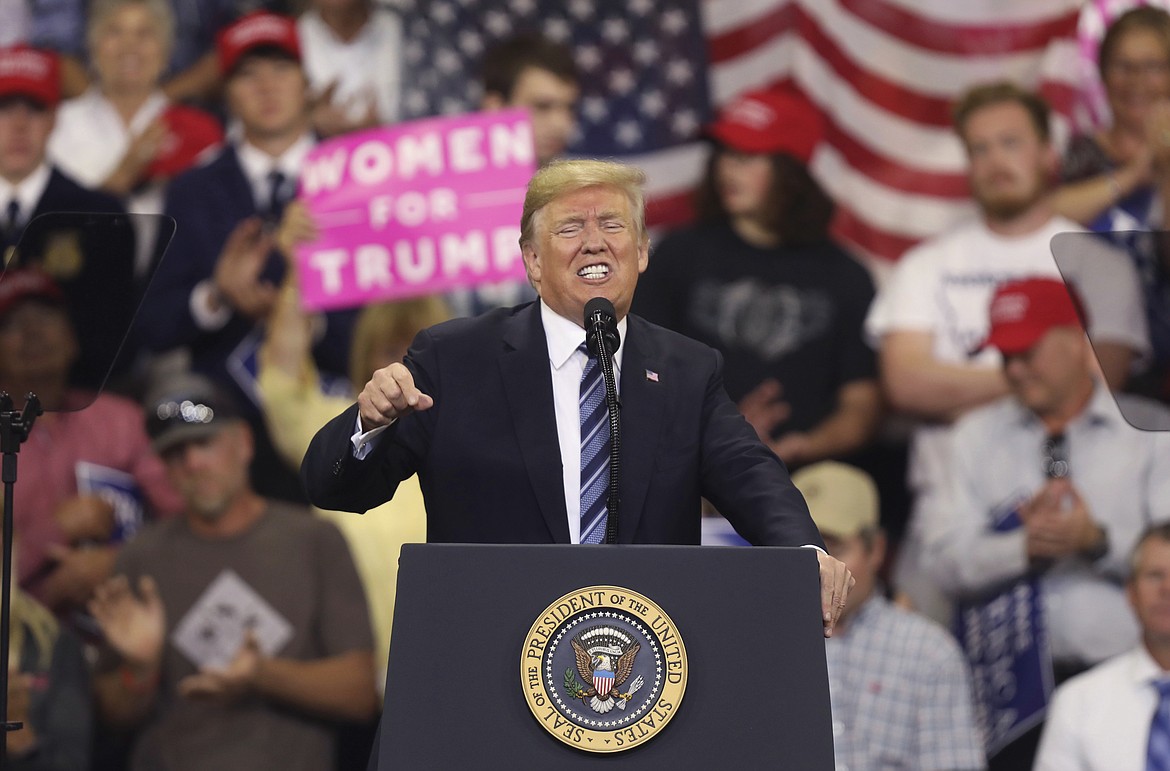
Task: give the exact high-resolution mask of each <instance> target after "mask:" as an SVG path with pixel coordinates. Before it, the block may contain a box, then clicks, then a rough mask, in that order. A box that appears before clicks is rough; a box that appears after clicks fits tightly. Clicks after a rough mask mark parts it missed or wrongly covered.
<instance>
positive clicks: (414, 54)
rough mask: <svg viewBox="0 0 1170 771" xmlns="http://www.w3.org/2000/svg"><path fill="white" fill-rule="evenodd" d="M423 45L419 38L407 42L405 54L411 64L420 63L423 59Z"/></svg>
mask: <svg viewBox="0 0 1170 771" xmlns="http://www.w3.org/2000/svg"><path fill="white" fill-rule="evenodd" d="M424 53H425V52H424V51H423V45H422V43H420V42H419V41H418V40H411V41H410V42H409V43H407V44H406V48H405V49H404V50H403V54H404V55H405V56H406V61H408V62H410V63H411V64H418V63H419V62H421V61H422V59H423V54H424Z"/></svg>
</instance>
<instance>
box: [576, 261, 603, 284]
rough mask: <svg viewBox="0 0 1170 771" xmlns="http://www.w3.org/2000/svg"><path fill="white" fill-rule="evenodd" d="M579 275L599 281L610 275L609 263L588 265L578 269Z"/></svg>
mask: <svg viewBox="0 0 1170 771" xmlns="http://www.w3.org/2000/svg"><path fill="white" fill-rule="evenodd" d="M577 275H578V276H580V277H581V278H584V279H589V280H591V281H598V280H601V279H603V278H606V277H608V276H609V266H608V265H586V266H585V267H584V268H581V270H579V271H577Z"/></svg>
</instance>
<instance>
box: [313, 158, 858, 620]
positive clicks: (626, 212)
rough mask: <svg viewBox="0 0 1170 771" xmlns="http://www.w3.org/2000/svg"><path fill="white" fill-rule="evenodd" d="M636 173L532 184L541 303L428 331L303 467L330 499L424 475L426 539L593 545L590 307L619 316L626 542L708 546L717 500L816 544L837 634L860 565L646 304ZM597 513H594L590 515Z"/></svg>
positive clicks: (576, 165)
mask: <svg viewBox="0 0 1170 771" xmlns="http://www.w3.org/2000/svg"><path fill="white" fill-rule="evenodd" d="M643 182H644V175H643V174H642V172H640V171H638V170H637V169H634V168H631V167H628V166H624V165H621V164H618V163H612V162H606V161H591V160H575V161H558V162H554V163H551V164H549V165H548V166H545V167H544V168H542V169H541V170H540V171H538V172H537V173H536V175H535V176H534V177H533V178H532V181H531V182H530V183H529V185H528V191H527V195H526V197H525V201H524V208H523V214H522V217H521V221H520V229H521V236H520V245H521V248H522V250H523V256H524V264H525V267H526V269H527V271H528V277H529V280H530V281H531V282H532V284H533V285H534V286H536V287H537V290H538V291H539V293H540V299H539V301H537V302H533V303H528V304H525V305H521V306H517V307H515V308H510V309H499V310H494V311H490V312H488V313H486V314H484V315H482V316H479V317H476V318H474V319H456V320H454V321H451V322H447V323H445V324H440V325H438V326H435V327H432V328H430V329H428V330H424V331H423V332H421V333H420V334H419V335H418V337H416V338H415V341H414V344H413V346H412V347H411V350H410V353H409V354H408V355H407V358H406V361H405V363H404V364H397V363H396V364H391V365H390V366H388V367H385V368H383V369H381V370H378V371H377V372H375V373H374V376H373V377H372V378H371V379H370V381H369V382H368V383H367V384H366V386H365V388H364V389H363V390H362V393H361V394H360V395H359V396H358V400H357V403H356V404H354V405H352V406H351V407H350V408H349V409H347V410H346V411H345V412H343V413H342V414H341V415H339V416H338V417H336V418H334V419H333V420H332V421H330V423H329V424H327V425H326V426H325V427H324V428H322V429H321V431H320V432H318V433H317V435H316V436H315V437H314V439H313V442H312V444H311V445H310V447H309V451H308V453H307V454H306V456H305V460H304V463H303V464H302V466H301V476H302V479H303V481H304V483H305V486H306V489H307V491H308V493H309V497H310V499H311V500H312V501H313V503H315V504H316V505H318V506H320V507H322V508H326V509H339V510H343V511H366V510H367V509H370V508H372V507H374V506H377V505H379V504H381V503H382V502H384V501H386V500H388V499H389V498H391V497H392V496H393V495H394V493H395V490H396V488H397V485H398V483H399V482H400V481H402V480H403V479H406V478H408V477H409V476H410V475H411V474H414V473H415V472H417V473H418V476H419V480H420V482H421V485H422V490H423V496H424V499H425V500H426V506H427V540H428V541H431V542H472V543H581V542H583V541H586V540H588V539H587V538H585V537H583V534H582V531H583V530H589V531H592V529H593V528H591V527H587V526H586V527H583V523H582V520H583V517H582V516H581V509H582V506H581V503H582V496H581V487H580V485H581V476H582V475H581V474H580V473H579V469H580V460H581V456H582V454H583V453H582V449H581V429H580V423H579V422H578V417H579V415H578V397H579V389H580V387H581V381H582V376H583V374H584V373H585V371H586V367H587V364H588V360H589V359H588V356H587V355H586V354H585V353H584V352H582V351H581V348H582V341H583V340H584V338H585V332H584V328H583V327H584V308H585V305H586V303H587V302H589V301H590V300H591V299H593V298H597V297H600V298H604V299H606V300H608V301H609V302H610V303H612V305H613V307H614V310H615V317H616V326H617V330H618V333H619V335H620V340H621V342H620V346H619V347H618V348H617V351H616V353H615V357H614V358H615V370H616V375H617V378H618V387H619V391H620V393H621V400H622V416H623V422H624V431H623V434H622V443H623V447H624V457H625V467H624V473H623V475H622V482H621V486H620V492H621V498H622V509H621V512H620V517H621V520H620V523H618V527H617V533H618V541H619V542H621V543H665V544H697V543H699V536H700V499H701V498H702V497H704V496H705V497H707V498H709V499H710V500H711V501H712V502H714V503H715V504H716V505H717V506H719V508H720V510H721V511H723V512H724V513H725V514H726V516H727V518H728V519H729V520H730V521H731V522H732V523H733V524H734V525H735V526H736V528H737V530H738V531H739V532H740V534H741V535H743V536H744V537H745V538H747V539H748V540H749V541H751V542H752V543H755V544H764V545H778V546H806V545H807V546H815V547H816V548H817V549H818V559H819V562H820V573H821V588H822V606H823V610H824V626H825V634H831V632H832V628H833V625H834V624H835V623H836V620H837V618H838V616H839V615H840V612H841V609H842V608H843V607H844V603H845V598H846V595H847V594H848V591H849V588H850V586H851V585H852V577H851V576H850V574H849V572H848V571H847V570H846V569H845V566H844V565H843V564H842V563H841V562H839V561H838V560H836V559H833V558H832V557H830V556H829V555H828V554H826V553H825V552H824V551H823V548H822V542H821V538H820V535H819V534H818V532H817V529H816V527H815V525H814V524H813V522H812V519H811V518H810V517H809V514H808V508H807V507H806V506H805V504H804V500H803V499H802V498H801V496H800V493H799V492H798V491H797V490H796V488H795V487H793V485H792V482H791V480H790V479H789V478H788V473H787V471H786V470H785V468H784V465H783V463H782V462H781V461H780V460H779V459H778V458H777V457H776V455H775V454H774V453H772V452H771V451H770V450H768V448H767V447H765V446H764V445H763V444H762V443H761V442H760V440H759V438H758V437H757V436H756V433H755V431H754V430H753V429H752V428H751V426H749V425H748V423H747V422H746V421H745V420H744V419H743V418H742V417H741V416H740V414H739V412H738V410H736V407H735V405H734V404H733V403H732V402H731V400H730V399H729V398H728V397H727V394H726V392H725V391H724V389H723V382H722V374H721V369H722V363H721V362H722V360H721V358H720V356H719V354H718V353H717V352H716V351H714V350H712V349H711V348H708V347H707V346H705V345H703V344H701V343H698V342H696V341H693V340H689V339H687V338H685V337H682V336H681V335H678V334H676V333H674V332H670V331H669V330H666V329H663V328H661V327H657V326H654V325H652V324H650V323H648V322H646V321H644V320H642V319H641V318H638V317H636V316H632V315H629V309H630V303H631V301H632V300H633V296H634V290H635V287H636V286H637V283H638V277H639V275H640V274H641V273H642V271H644V270H645V269H646V264H647V261H648V259H649V237H648V235H647V233H646V228H645V220H644V199H643V193H642V184H643ZM587 524H592V523H587Z"/></svg>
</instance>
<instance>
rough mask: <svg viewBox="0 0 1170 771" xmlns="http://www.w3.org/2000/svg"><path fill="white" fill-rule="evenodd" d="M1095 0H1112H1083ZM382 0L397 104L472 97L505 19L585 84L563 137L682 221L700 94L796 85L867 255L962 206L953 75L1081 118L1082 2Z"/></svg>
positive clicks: (830, 179)
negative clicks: (399, 22)
mask: <svg viewBox="0 0 1170 771" xmlns="http://www.w3.org/2000/svg"><path fill="white" fill-rule="evenodd" d="M1103 3H1104V4H1108V5H1112V6H1117V5H1121V4H1125V2H1124V0H1095V5H1098V6H1099V5H1102V4H1103ZM396 4H397V5H399V6H400V7H401V10H402V13H403V16H404V21H405V24H406V31H407V35H406V39H407V44H406V48H405V57H406V66H407V72H410V73H411V77H410V78H409V79H408V80H409V83H408V85H407V87H406V90H405V92H404V107H405V113H406V115H408V116H422V115H429V114H436V113H453V112H461V111H465V110H469V109H474V107H475V105H476V104H477V103H478V100H479V84H478V82H476V79H475V73H477V72H478V67H479V60H480V57H481V56H482V54H483V51H484V49H485V48H486V47H488V46H489V45H491V44H492V43H494V42H496V41H498V40H501V39H503V38H505V37H507V36H509V35H510V34H512V33H514V32H517V31H521V30H536V31H540V32H542V33H543V34H545V35H547V36H548V37H550V38H553V39H555V40H560V41H563V42H566V43H569V44H570V45H572V46H573V49H574V51H575V56H576V58H577V63H578V65H579V67H580V69H581V72H582V92H583V93H582V104H581V111H580V118H581V127H580V132H579V135H578V137H577V138H576V140H575V141H574V143H573V145H572V147H571V148H570V149H571V152H572V153H574V154H578V155H595V156H608V157H613V156H616V157H620V158H622V159H623V160H627V161H629V162H631V163H635V164H637V165H639V166H641V167H642V168H643V169H644V170H645V171H646V173H647V176H648V178H649V182H648V187H647V192H648V199H649V209H648V217H649V219H650V222H651V224H654V225H659V226H670V225H675V224H681V223H682V222H685V220H686V219H687V217H688V215H689V212H690V207H689V194H690V190H691V188H692V187H693V186H694V184H695V183H696V182H697V180H698V179H699V177H700V175H701V173H702V168H703V161H704V158H705V157H706V148H705V146H704V145H703V144H702V143H701V142H700V141H698V140H697V131H698V129H699V127H700V126H701V125H702V124H703V123H704V122H705V121H707V120H708V119H709V118H710V116H711V114H712V111H713V110H714V109H717V108H718V107H719V106H720V105H722V104H724V103H725V102H727V101H728V100H729V99H731V98H733V97H734V96H736V95H737V94H739V93H741V92H743V91H745V90H748V89H751V88H757V87H761V86H767V85H770V84H776V83H781V82H792V83H795V84H797V85H799V86H800V87H801V88H803V89H804V90H805V91H806V92H807V93H808V94H809V96H810V97H811V98H812V99H813V100H814V101H815V102H817V103H818V104H819V106H820V107H821V109H822V110H823V112H824V113H825V115H826V117H827V121H828V133H827V135H826V141H825V142H823V143H822V146H821V148H820V149H819V150H818V152H817V154H816V155H815V156H814V158H813V162H812V168H813V172H814V174H815V175H816V176H817V178H818V179H819V180H820V181H821V183H822V185H824V187H825V188H826V190H827V191H828V192H829V193H830V194H831V195H832V196H833V197H834V199H835V200H836V201H837V202H838V207H839V216H838V219H837V222H836V225H835V230H836V233H837V235H838V236H839V237H840V238H841V239H842V240H843V241H845V242H846V243H847V244H848V245H850V246H851V247H852V248H853V249H854V251H855V252H856V253H857V254H858V255H859V256H861V257H863V258H875V262H874V264H875V266H881V265H884V264H888V263H889V261H892V260H896V259H897V258H898V257H899V256H900V255H901V254H902V253H903V252H904V251H905V250H906V249H907V248H909V247H910V246H912V245H914V244H915V243H917V242H918V241H920V240H922V239H924V238H928V237H930V236H933V235H935V234H937V233H939V232H941V231H943V230H945V229H946V228H948V227H950V226H951V225H953V224H955V223H957V222H958V221H960V220H962V219H963V218H965V217H968V216H970V214H971V212H972V209H971V207H970V203H969V202H968V197H967V186H966V181H965V178H964V175H963V169H964V166H965V161H964V158H963V153H962V148H961V147H960V145H959V143H958V141H957V139H956V138H955V136H954V134H953V132H952V131H951V127H950V106H951V103H952V102H953V100H954V99H955V97H956V96H958V95H959V94H960V93H961V92H962V91H963V90H965V89H966V88H968V87H970V86H971V85H974V84H976V83H980V82H984V81H987V80H991V79H999V78H1010V79H1013V80H1015V81H1017V82H1019V83H1021V84H1022V85H1025V86H1028V87H1032V88H1037V89H1038V90H1040V91H1041V93H1043V94H1044V95H1045V96H1046V97H1047V98H1048V99H1049V100H1050V101H1051V102H1052V103H1053V105H1054V107H1055V108H1056V112H1057V114H1058V124H1059V125H1058V127H1057V128H1058V136H1062V135H1067V134H1068V133H1069V130H1070V129H1071V128H1072V127H1074V126H1076V127H1083V126H1084V125H1085V124H1086V122H1087V112H1086V110H1085V108H1083V107H1082V105H1083V104H1084V100H1083V99H1082V98H1081V97H1082V92H1083V89H1082V86H1081V84H1082V83H1083V82H1085V78H1086V76H1087V75H1091V73H1087V70H1088V69H1089V68H1088V67H1087V65H1086V62H1087V61H1088V59H1087V57H1086V56H1085V55H1084V52H1083V51H1082V50H1081V46H1080V43H1079V39H1078V20H1079V18H1080V16H1081V10H1082V5H1083V3H1082V1H1081V0H1026V2H1008V1H1007V0H962V2H938V0H689V1H688V0H681V1H679V2H662V1H659V0H622V2H616V0H615V1H611V2H604V1H603V0H560V1H559V2H553V1H552V0H490V1H489V0H399V2H398V3H396ZM1129 4H1132V2H1130V3H1129ZM1113 15H1115V13H1114V14H1113Z"/></svg>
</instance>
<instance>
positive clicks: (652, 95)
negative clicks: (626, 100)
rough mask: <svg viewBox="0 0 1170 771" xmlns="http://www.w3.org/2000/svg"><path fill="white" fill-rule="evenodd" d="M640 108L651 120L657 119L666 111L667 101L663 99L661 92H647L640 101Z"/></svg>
mask: <svg viewBox="0 0 1170 771" xmlns="http://www.w3.org/2000/svg"><path fill="white" fill-rule="evenodd" d="M638 108H639V109H640V110H641V111H642V114H643V115H645V116H647V117H650V118H657V117H658V116H659V115H661V114H662V112H663V111H664V110H665V109H666V99H665V98H663V96H662V92H661V91H658V90H653V91H647V92H646V93H644V94H642V98H641V99H640V100H639V101H638Z"/></svg>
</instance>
